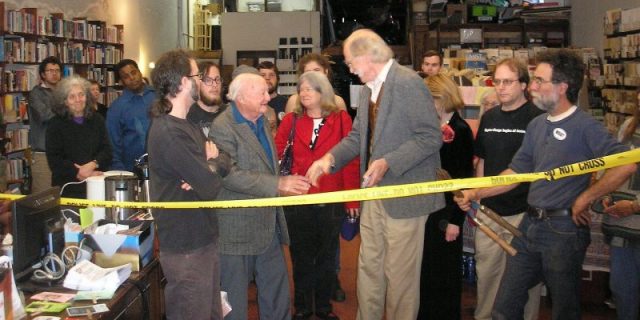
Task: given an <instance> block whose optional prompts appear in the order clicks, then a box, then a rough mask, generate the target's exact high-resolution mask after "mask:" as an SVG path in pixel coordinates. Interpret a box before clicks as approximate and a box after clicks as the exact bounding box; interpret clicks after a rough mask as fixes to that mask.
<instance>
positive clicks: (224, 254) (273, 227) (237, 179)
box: [209, 73, 310, 320]
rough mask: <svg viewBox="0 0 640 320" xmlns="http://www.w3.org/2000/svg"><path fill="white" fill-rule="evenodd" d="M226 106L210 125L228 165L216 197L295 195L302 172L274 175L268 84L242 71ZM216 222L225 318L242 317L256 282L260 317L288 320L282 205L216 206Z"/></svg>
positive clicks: (301, 188)
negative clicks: (226, 309) (227, 304)
mask: <svg viewBox="0 0 640 320" xmlns="http://www.w3.org/2000/svg"><path fill="white" fill-rule="evenodd" d="M228 98H229V99H230V100H231V103H230V105H229V108H227V109H226V110H225V111H223V113H222V114H220V116H218V117H217V118H216V119H215V120H214V122H213V123H212V124H211V130H209V138H211V139H212V140H213V141H214V142H215V143H216V145H217V146H218V148H219V149H220V150H223V151H226V152H228V153H229V155H230V156H231V158H232V159H233V165H232V167H231V170H230V172H229V175H227V176H226V178H225V179H224V180H223V189H222V190H221V191H220V194H219V196H218V199H220V200H236V199H258V198H268V197H276V196H278V195H281V196H285V195H300V194H305V193H307V191H308V190H309V187H310V184H309V182H308V180H307V179H306V178H305V177H302V176H295V175H294V176H284V177H281V176H278V161H277V158H278V157H277V154H276V151H275V150H276V148H275V146H274V143H273V138H272V135H271V134H270V131H269V127H268V125H267V124H266V123H265V122H266V119H265V116H264V114H265V112H266V111H267V107H268V105H267V103H268V102H269V88H268V86H267V83H266V81H265V80H264V79H263V78H262V77H261V76H259V75H256V74H251V73H242V74H240V75H238V76H237V77H236V78H234V79H233V81H232V82H231V84H230V85H229V94H228ZM217 214H218V225H219V228H220V250H219V252H220V267H221V277H220V278H221V285H222V290H223V291H227V292H228V294H229V296H228V297H229V302H230V303H231V306H232V308H233V310H232V311H231V313H229V315H227V317H225V319H227V320H229V319H230V320H246V319H247V308H248V307H247V287H248V284H249V281H250V280H251V279H255V280H256V284H257V286H258V305H259V307H260V319H274V320H289V319H290V317H291V315H290V311H289V308H290V298H289V278H288V275H287V266H286V263H285V259H284V254H283V249H282V245H283V244H288V243H289V234H288V231H287V223H286V221H285V217H284V213H283V211H282V207H265V208H233V209H221V210H218V211H217Z"/></svg>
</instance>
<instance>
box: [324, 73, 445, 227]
mask: <svg viewBox="0 0 640 320" xmlns="http://www.w3.org/2000/svg"><path fill="white" fill-rule="evenodd" d="M370 97H371V90H370V89H369V87H367V86H364V87H363V89H362V92H361V93H360V101H358V115H357V116H356V118H355V120H354V123H353V129H352V130H351V133H349V135H348V136H347V137H346V138H344V139H343V140H342V141H341V142H340V143H339V144H338V145H336V146H335V147H334V148H333V149H332V150H331V151H330V153H331V154H332V155H333V156H334V158H335V160H336V167H335V170H338V169H340V168H341V167H342V166H344V165H346V164H347V163H348V162H349V161H350V160H351V159H353V158H354V157H355V156H357V155H360V174H361V175H363V174H364V172H365V171H366V169H367V163H368V162H369V159H367V148H368V141H367V140H368V139H367V131H368V128H369V108H368V106H369V101H370ZM441 145H442V133H441V132H440V121H439V120H438V115H437V113H436V110H435V107H434V104H433V98H432V97H431V93H430V92H429V90H428V89H427V87H426V85H425V84H424V82H423V81H422V79H420V77H419V76H418V75H417V74H416V72H415V71H413V70H411V69H408V68H406V67H403V66H401V65H399V64H398V63H397V62H396V61H394V62H393V64H392V65H391V69H390V70H389V73H388V74H387V78H386V79H385V82H384V91H383V93H382V99H381V100H380V105H379V107H378V118H377V119H376V130H375V132H374V137H373V148H372V153H371V158H372V160H375V159H380V158H384V159H385V160H386V161H387V163H388V165H389V170H388V171H387V173H386V174H385V175H384V177H383V178H382V180H381V181H380V183H379V184H378V185H379V186H388V185H398V184H406V183H417V182H427V181H433V180H436V168H439V167H440V146H441ZM382 204H383V206H384V208H385V210H386V211H387V212H388V213H389V215H390V216H391V217H392V218H413V217H419V216H424V215H428V214H430V213H432V212H434V211H437V210H439V209H441V208H443V207H444V205H445V203H444V197H443V195H442V194H441V193H438V194H429V195H420V196H413V197H404V198H393V199H388V200H382Z"/></svg>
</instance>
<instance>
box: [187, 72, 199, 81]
mask: <svg viewBox="0 0 640 320" xmlns="http://www.w3.org/2000/svg"><path fill="white" fill-rule="evenodd" d="M187 77H189V78H198V79H200V80H202V73H198V74H190V75H188V76H187Z"/></svg>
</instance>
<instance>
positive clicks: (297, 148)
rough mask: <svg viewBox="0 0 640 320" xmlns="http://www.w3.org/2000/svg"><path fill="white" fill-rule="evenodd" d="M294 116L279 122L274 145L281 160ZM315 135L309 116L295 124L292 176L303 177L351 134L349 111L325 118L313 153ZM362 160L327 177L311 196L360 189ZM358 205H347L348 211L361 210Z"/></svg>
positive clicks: (311, 190)
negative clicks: (314, 163) (312, 136)
mask: <svg viewBox="0 0 640 320" xmlns="http://www.w3.org/2000/svg"><path fill="white" fill-rule="evenodd" d="M294 115H295V114H294V113H293V112H292V113H288V114H287V115H286V116H285V117H284V118H283V119H282V122H280V126H279V127H278V133H277V134H276V138H275V143H276V148H277V149H278V159H281V158H282V153H283V152H284V148H285V146H286V145H287V140H288V139H289V133H290V132H291V125H292V124H293V117H294ZM312 131H313V119H312V118H310V117H309V116H307V115H306V114H305V115H303V116H301V117H298V120H296V132H295V136H294V138H293V165H292V166H291V173H292V174H298V175H302V176H304V175H305V174H306V173H307V170H308V169H309V167H310V166H311V164H312V163H313V162H314V161H315V160H318V159H320V158H321V157H322V156H323V155H324V154H325V153H327V152H329V150H331V148H333V146H335V145H336V144H338V142H340V140H342V138H344V137H345V136H347V135H348V134H349V132H350V131H351V117H350V116H349V114H348V113H347V112H346V111H343V110H341V111H338V112H334V113H331V114H330V115H329V116H327V117H326V118H325V122H324V125H323V126H322V128H321V129H320V133H319V135H318V137H317V138H316V144H315V148H314V149H313V150H311V148H309V143H310V142H311V135H312ZM359 175H360V160H359V159H358V158H357V157H356V158H355V159H353V160H352V161H351V162H350V163H349V164H348V165H347V166H345V167H344V168H342V170H340V171H338V172H336V173H334V174H330V175H325V176H322V177H321V178H320V180H319V181H318V187H317V188H316V187H314V186H311V188H310V189H309V193H321V192H331V191H340V190H350V189H357V188H359V187H360V186H359V181H360V177H359ZM359 206H360V203H359V202H348V203H347V204H346V207H347V208H349V209H351V208H353V209H355V208H358V207H359Z"/></svg>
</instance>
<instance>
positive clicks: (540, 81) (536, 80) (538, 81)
mask: <svg viewBox="0 0 640 320" xmlns="http://www.w3.org/2000/svg"><path fill="white" fill-rule="evenodd" d="M529 83H535V84H537V85H539V86H540V85H542V84H545V83H556V82H554V81H553V80H544V79H542V78H540V77H533V78H531V81H530V82H529Z"/></svg>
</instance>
